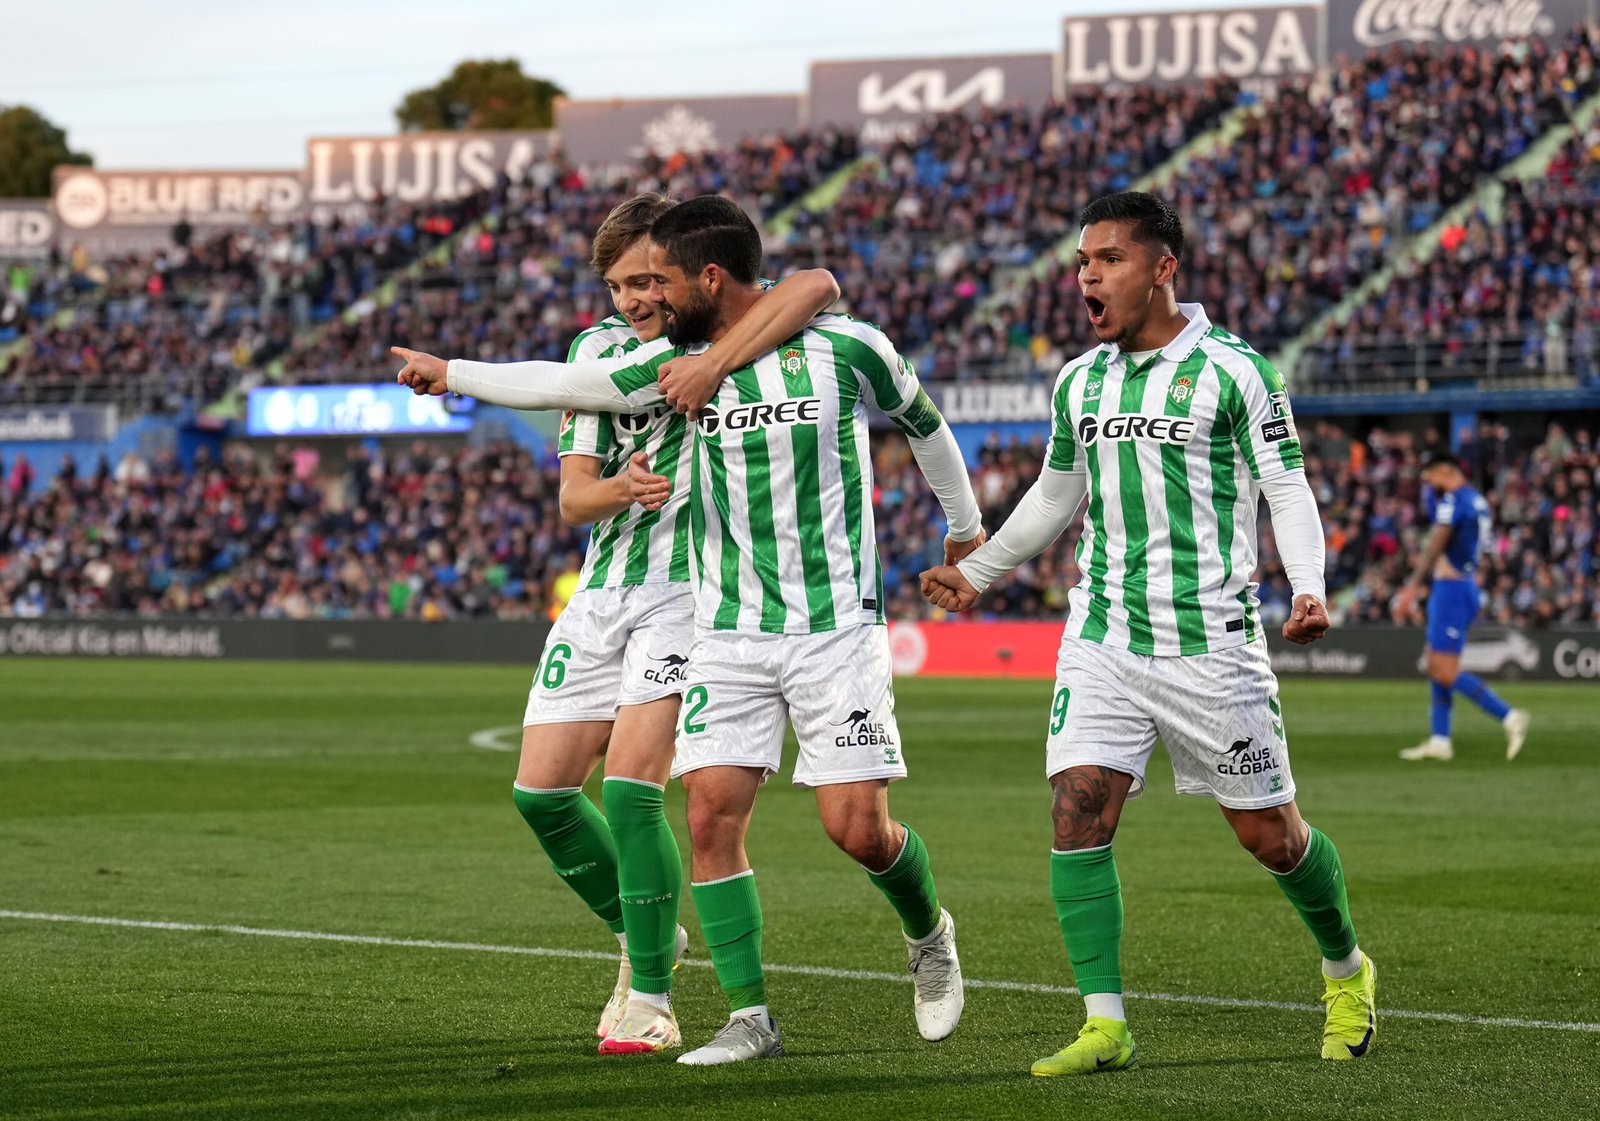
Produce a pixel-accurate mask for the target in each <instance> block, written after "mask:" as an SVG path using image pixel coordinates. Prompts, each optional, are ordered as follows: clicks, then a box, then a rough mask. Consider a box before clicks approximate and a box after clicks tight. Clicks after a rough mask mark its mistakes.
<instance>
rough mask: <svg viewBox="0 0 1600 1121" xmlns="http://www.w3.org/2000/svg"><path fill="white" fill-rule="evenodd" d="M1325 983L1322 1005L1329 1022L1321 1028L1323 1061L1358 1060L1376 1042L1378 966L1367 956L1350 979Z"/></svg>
mask: <svg viewBox="0 0 1600 1121" xmlns="http://www.w3.org/2000/svg"><path fill="white" fill-rule="evenodd" d="M1323 980H1324V981H1326V982H1327V983H1328V987H1327V991H1325V992H1324V993H1323V994H1322V1003H1324V1004H1326V1005H1327V1006H1328V1019H1327V1021H1326V1023H1324V1024H1323V1026H1322V1057H1323V1058H1324V1059H1359V1058H1361V1056H1363V1055H1365V1054H1366V1053H1367V1052H1368V1051H1370V1050H1372V1045H1373V1044H1374V1043H1376V1042H1377V1039H1378V1006H1377V995H1378V967H1377V966H1375V965H1373V964H1372V959H1371V958H1369V957H1367V955H1366V954H1362V955H1361V968H1360V969H1358V970H1356V972H1355V975H1354V976H1353V977H1346V978H1345V979H1344V980H1342V981H1335V980H1334V979H1333V978H1332V977H1324V978H1323Z"/></svg>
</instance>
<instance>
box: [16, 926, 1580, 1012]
mask: <svg viewBox="0 0 1600 1121" xmlns="http://www.w3.org/2000/svg"><path fill="white" fill-rule="evenodd" d="M0 919H20V920H25V921H31V922H60V923H80V924H85V925H89V926H121V927H132V928H135V929H138V930H178V931H187V932H193V933H199V934H243V935H249V936H251V937H255V938H291V939H298V940H301V941H308V942H348V943H352V944H354V945H358V946H402V947H409V948H412V949H422V950H461V951H464V952H468V953H478V954H521V955H523V956H525V957H541V958H569V959H575V960H579V961H616V960H617V955H616V954H615V953H605V952H603V951H600V950H558V949H551V948H550V947H547V946H496V945H493V944H490V943H484V942H447V941H441V940H439V939H434V938H385V937H383V936H382V935H377V934H333V933H330V932H327V931H321V930H273V929H270V928H266V927H258V926H226V925H220V924H216V923H195V922H160V921H157V920H154V919H116V918H108V917H105V916H101V915H57V914H50V913H47V912H43V911H6V910H0ZM683 964H685V965H690V966H697V967H700V968H709V967H710V965H711V963H710V962H709V961H704V960H702V959H699V958H685V959H684V960H683ZM762 968H763V969H765V970H766V971H767V972H768V973H791V974H796V975H799V976H802V977H833V978H837V979H839V980H844V981H891V982H895V983H898V984H908V983H909V982H910V977H909V976H907V975H906V974H905V973H885V972H879V971H876V970H871V969H834V968H831V967H829V966H825V965H774V964H772V963H770V962H767V963H763V965H762ZM966 985H967V987H968V988H970V989H1003V990H1005V991H1007V992H1018V993H1043V994H1047V995H1052V996H1073V995H1076V994H1077V991H1078V990H1077V989H1075V988H1072V987H1071V986H1068V985H1045V984H1039V983H1037V982H1032V981H984V980H979V979H977V978H972V977H969V978H967V979H966ZM1127 996H1128V997H1129V999H1131V1000H1152V1001H1160V1002H1163V1003H1166V1004H1202V1005H1206V1006H1207V1007H1211V1008H1266V1009H1271V1010H1273V1011H1279V1012H1320V1011H1322V1006H1321V1005H1320V1004H1302V1003H1298V1002H1295V1001H1289V1000H1250V999H1248V998H1240V997H1228V996H1193V995H1190V994H1187V993H1141V992H1129V993H1128V994H1127ZM1382 1014H1383V1015H1384V1016H1385V1017H1387V1018H1390V1019H1399V1020H1427V1021H1431V1022H1434V1023H1443V1024H1474V1025H1477V1026H1479V1027H1492V1028H1542V1029H1546V1030H1549V1031H1580V1032H1600V1024H1590V1023H1584V1022H1582V1021H1568V1020H1523V1019H1517V1018H1515V1017H1510V1016H1468V1015H1466V1014H1465V1013H1463V1012H1416V1011H1409V1010H1407V1009H1402V1008H1385V1009H1383V1010H1382Z"/></svg>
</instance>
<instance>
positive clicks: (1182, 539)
mask: <svg viewBox="0 0 1600 1121" xmlns="http://www.w3.org/2000/svg"><path fill="white" fill-rule="evenodd" d="M1206 365H1207V359H1206V356H1205V355H1204V354H1203V353H1201V351H1199V350H1198V349H1197V350H1195V352H1194V353H1193V354H1191V355H1189V357H1188V358H1186V359H1184V360H1183V362H1182V363H1181V364H1180V365H1179V366H1178V372H1177V374H1176V376H1175V378H1174V388H1173V389H1172V390H1169V391H1168V393H1167V395H1166V404H1167V409H1166V412H1167V415H1168V416H1179V417H1187V416H1188V415H1189V412H1190V410H1191V409H1192V408H1193V407H1194V398H1195V394H1196V393H1197V392H1198V391H1199V388H1200V379H1201V376H1202V374H1203V373H1204V371H1205V368H1206ZM1183 379H1187V380H1188V384H1187V386H1186V387H1185V390H1186V391H1185V392H1184V393H1183V394H1181V396H1175V394H1176V392H1177V386H1178V385H1182V384H1183ZM1161 475H1162V478H1163V479H1164V480H1165V481H1166V488H1167V530H1168V532H1169V533H1171V535H1172V548H1171V550H1170V554H1171V557H1172V613H1173V616H1174V620H1175V622H1176V625H1177V628H1178V644H1179V649H1180V651H1181V652H1182V653H1184V654H1204V653H1206V652H1207V651H1208V650H1210V649H1211V645H1210V643H1208V642H1207V641H1206V618H1205V612H1204V611H1202V610H1201V607H1200V550H1199V546H1198V544H1197V539H1196V534H1195V525H1194V500H1193V497H1192V496H1191V495H1190V493H1189V452H1188V449H1186V448H1185V447H1184V446H1183V445H1182V444H1162V445H1161Z"/></svg>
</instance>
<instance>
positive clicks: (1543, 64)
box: [846, 28, 1600, 378]
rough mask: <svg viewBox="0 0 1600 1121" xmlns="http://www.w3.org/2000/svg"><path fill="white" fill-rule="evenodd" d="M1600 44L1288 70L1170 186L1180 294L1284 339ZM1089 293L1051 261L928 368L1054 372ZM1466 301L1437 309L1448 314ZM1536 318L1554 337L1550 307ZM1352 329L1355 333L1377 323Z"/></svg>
mask: <svg viewBox="0 0 1600 1121" xmlns="http://www.w3.org/2000/svg"><path fill="white" fill-rule="evenodd" d="M1596 53H1597V46H1596V44H1595V42H1594V41H1593V39H1592V37H1591V34H1590V32H1589V31H1588V30H1587V29H1582V28H1580V29H1578V30H1576V31H1574V32H1573V34H1572V35H1571V36H1570V37H1569V38H1568V40H1567V41H1566V43H1565V44H1564V45H1563V46H1562V47H1560V48H1559V49H1557V50H1552V49H1551V48H1549V47H1547V46H1546V45H1545V44H1544V43H1542V42H1539V41H1533V42H1522V43H1509V42H1508V43H1506V44H1504V45H1502V46H1501V48H1499V49H1498V50H1497V51H1493V52H1484V51H1480V50H1477V49H1474V48H1454V49H1448V50H1445V51H1442V52H1438V53H1432V52H1428V51H1426V50H1423V49H1419V48H1417V47H1415V46H1409V47H1403V46H1399V45H1396V46H1391V47H1389V48H1387V49H1385V50H1383V51H1381V52H1374V53H1372V54H1369V55H1367V56H1366V57H1364V58H1361V59H1357V60H1355V61H1353V62H1348V63H1346V64H1344V65H1343V66H1340V67H1335V68H1332V69H1330V70H1328V71H1327V72H1325V73H1322V74H1319V75H1317V76H1316V77H1315V78H1312V79H1298V80H1296V81H1293V82H1290V83H1287V84H1285V86H1284V87H1283V88H1282V89H1281V90H1280V91H1279V92H1278V94H1277V96H1276V97H1274V98H1273V99H1272V100H1270V101H1269V102H1265V103H1263V104H1261V105H1260V106H1258V107H1256V108H1255V109H1253V110H1251V111H1250V112H1249V113H1248V114H1247V116H1246V119H1245V120H1244V122H1243V125H1242V129H1241V131H1240V132H1239V134H1238V135H1237V136H1235V137H1234V138H1232V139H1231V140H1229V141H1228V142H1227V143H1226V144H1224V145H1222V146H1220V147H1218V148H1217V149H1215V150H1213V151H1209V152H1202V153H1191V158H1190V160H1189V161H1188V163H1187V165H1186V166H1185V167H1184V168H1183V169H1182V171H1181V172H1180V173H1179V174H1177V175H1176V176H1174V178H1173V179H1172V181H1171V183H1170V184H1166V185H1163V186H1161V187H1160V188H1159V189H1160V190H1161V191H1162V193H1163V194H1164V195H1166V196H1168V197H1169V198H1170V200H1171V201H1172V202H1173V204H1174V205H1175V206H1176V207H1177V208H1178V211H1179V213H1180V214H1181V215H1183V217H1184V220H1185V223H1186V226H1187V228H1188V230H1189V231H1190V232H1191V235H1192V236H1191V240H1190V242H1189V246H1188V250H1187V254H1186V258H1187V259H1186V260H1185V262H1184V266H1183V271H1182V273H1181V274H1180V275H1181V277H1182V283H1183V288H1184V292H1183V294H1184V296H1185V297H1186V298H1189V299H1195V300H1199V301H1200V302H1202V303H1204V304H1205V305H1206V307H1207V309H1208V311H1209V313H1210V314H1211V316H1212V318H1213V320H1214V321H1216V322H1221V323H1226V324H1227V325H1228V326H1229V327H1230V329H1232V330H1234V331H1235V332H1236V333H1238V334H1240V335H1241V336H1243V337H1244V338H1246V339H1248V340H1249V341H1250V342H1251V343H1252V345H1254V346H1255V347H1256V348H1257V349H1259V350H1261V351H1262V352H1263V353H1267V354H1272V353H1275V352H1276V351H1277V350H1278V349H1279V348H1280V347H1281V346H1282V345H1283V344H1284V343H1287V342H1288V341H1289V340H1291V339H1293V338H1294V337H1295V336H1297V335H1299V334H1300V333H1301V332H1302V331H1304V330H1306V329H1307V328H1309V327H1310V326H1311V325H1312V324H1313V323H1314V322H1315V320H1316V319H1317V317H1318V316H1319V315H1320V314H1322V313H1323V312H1324V311H1326V310H1327V309H1329V308H1330V307H1332V306H1333V305H1334V304H1335V303H1337V302H1338V300H1339V299H1340V298H1341V297H1343V296H1344V295H1345V294H1347V293H1348V292H1350V291H1351V290H1353V289H1354V288H1355V287H1356V286H1357V285H1359V284H1360V283H1361V282H1362V280H1364V279H1365V278H1366V277H1367V276H1368V275H1370V274H1371V273H1372V272H1373V271H1374V270H1375V269H1376V268H1378V267H1379V266H1381V265H1382V264H1383V263H1384V261H1385V259H1386V258H1387V257H1388V255H1389V254H1390V253H1391V252H1392V251H1393V249H1394V248H1395V247H1396V246H1397V245H1400V244H1403V243H1404V242H1405V241H1406V240H1407V239H1409V238H1410V237H1411V236H1413V235H1414V234H1416V233H1418V232H1419V231H1421V230H1423V229H1425V228H1427V227H1428V226H1429V225H1431V224H1432V223H1433V222H1434V221H1435V220H1437V219H1438V218H1439V217H1440V215H1442V214H1443V212H1444V211H1445V210H1447V209H1448V208H1449V207H1450V206H1452V205H1454V204H1455V203H1457V202H1459V201H1461V200H1462V199H1463V198H1465V197H1467V196H1468V195H1469V194H1470V193H1471V192H1472V191H1474V190H1476V189H1477V187H1478V186H1479V185H1480V183H1481V182H1482V181H1483V180H1484V179H1485V178H1486V177H1487V176H1489V175H1491V174H1492V173H1494V172H1495V171H1497V170H1498V169H1500V168H1501V167H1503V166H1504V165H1505V164H1506V163H1508V162H1510V161H1511V160H1513V159H1515V158H1517V157H1518V156H1520V155H1522V154H1523V153H1524V152H1525V151H1526V150H1527V148H1528V146H1529V145H1530V144H1531V143H1532V142H1533V141H1534V140H1536V139H1537V138H1538V137H1539V136H1540V135H1541V134H1542V133H1544V132H1545V131H1546V130H1548V129H1549V128H1551V127H1552V126H1555V125H1558V124H1561V123H1563V122H1565V121H1566V120H1567V119H1568V118H1569V117H1570V116H1571V111H1572V109H1573V108H1574V107H1575V106H1576V104H1577V102H1578V101H1579V100H1581V99H1582V98H1583V97H1585V96H1587V95H1588V94H1590V93H1592V92H1594V90H1595V88H1596V83H1597V81H1600V68H1597V65H1596ZM849 290H850V289H849V287H848V286H846V291H847V292H848V291H849ZM1394 302H1396V303H1398V301H1394ZM1079 303H1080V296H1079V294H1078V283H1077V270H1076V264H1075V263H1063V262H1059V261H1055V262H1052V263H1050V264H1049V265H1048V266H1047V267H1046V268H1044V269H1043V270H1042V271H1040V272H1038V273H1035V274H1030V275H1029V276H1027V277H1026V278H1025V279H1024V280H1023V281H1022V282H1021V284H1020V285H1019V287H1018V288H1017V289H1016V291H1015V293H1014V295H1013V296H1012V298H1009V299H1007V301H1006V302H1005V304H1004V305H1003V306H1002V307H1001V308H999V309H998V311H997V314H996V315H995V317H994V318H993V319H992V320H990V319H987V318H985V317H978V318H977V319H975V320H970V321H968V322H967V323H966V325H965V327H964V329H962V330H960V331H957V332H952V333H950V334H948V335H947V336H946V337H944V338H942V339H940V340H939V345H938V347H937V351H936V354H935V356H934V361H933V363H932V367H931V368H932V369H933V370H934V371H936V372H937V373H938V374H939V375H940V376H944V377H967V378H981V377H984V376H989V375H991V374H992V373H993V372H994V371H996V370H999V371H1002V372H1004V373H1007V374H1010V375H1012V376H1017V375H1031V376H1038V377H1048V376H1053V374H1054V373H1055V371H1056V370H1058V369H1059V368H1060V366H1061V363H1062V362H1063V361H1064V360H1065V359H1066V358H1070V357H1071V356H1072V355H1073V354H1076V353H1079V352H1081V351H1083V350H1086V349H1088V348H1089V347H1090V346H1093V345H1094V340H1093V339H1092V337H1091V336H1090V334H1089V331H1088V325H1087V323H1086V322H1085V321H1084V317H1083V316H1082V315H1081V314H1079V310H1078V305H1079ZM1454 311H1455V309H1453V308H1451V309H1447V310H1446V313H1445V314H1444V315H1442V316H1441V317H1440V321H1441V324H1442V325H1441V328H1440V329H1441V330H1444V329H1447V328H1449V327H1450V326H1451V324H1450V319H1451V315H1452V313H1454ZM1462 314H1464V315H1467V316H1470V315H1471V309H1470V308H1467V309H1463V311H1462ZM1384 317H1385V318H1387V320H1388V321H1389V322H1390V323H1394V324H1401V323H1404V322H1406V320H1405V318H1404V316H1395V315H1388V314H1386V315H1385V316H1384ZM1411 322H1415V320H1412V321H1411ZM1524 326H1525V327H1527V328H1528V329H1529V330H1530V331H1532V332H1533V333H1536V334H1537V335H1538V336H1539V338H1540V339H1542V338H1543V336H1544V326H1543V324H1542V323H1541V324H1538V325H1537V326H1534V325H1524ZM1344 334H1345V336H1346V337H1348V338H1349V339H1350V340H1351V341H1352V343H1359V342H1361V341H1363V340H1365V339H1366V338H1367V337H1368V336H1369V335H1370V334H1371V324H1370V322H1363V323H1362V324H1359V325H1355V326H1352V327H1351V328H1350V329H1349V330H1348V332H1346V333H1344ZM1519 341H1520V340H1519Z"/></svg>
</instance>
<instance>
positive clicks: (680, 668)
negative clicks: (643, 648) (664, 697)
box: [644, 654, 689, 685]
mask: <svg viewBox="0 0 1600 1121" xmlns="http://www.w3.org/2000/svg"><path fill="white" fill-rule="evenodd" d="M650 660H651V661H652V662H660V663H661V664H660V665H658V666H651V667H650V668H649V669H647V670H645V671H644V679H645V680H646V681H648V682H650V683H651V684H652V685H677V684H680V683H681V682H682V681H683V679H684V677H685V676H686V675H687V674H688V672H689V659H688V658H686V657H684V656H683V655H682V654H668V655H667V656H666V657H664V658H660V657H657V656H656V655H654V654H652V655H651V656H650Z"/></svg>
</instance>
